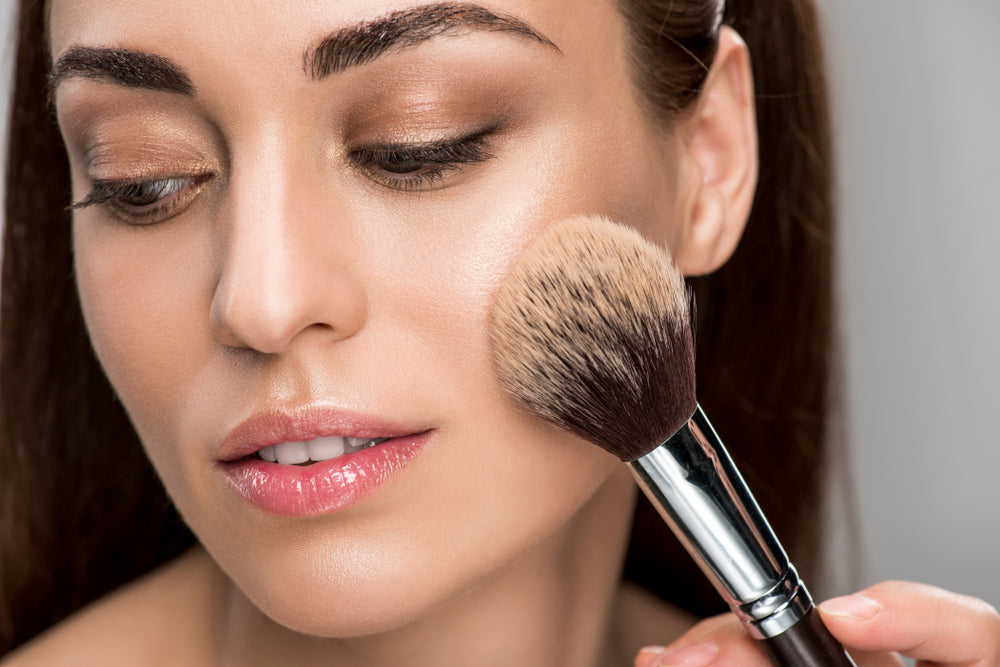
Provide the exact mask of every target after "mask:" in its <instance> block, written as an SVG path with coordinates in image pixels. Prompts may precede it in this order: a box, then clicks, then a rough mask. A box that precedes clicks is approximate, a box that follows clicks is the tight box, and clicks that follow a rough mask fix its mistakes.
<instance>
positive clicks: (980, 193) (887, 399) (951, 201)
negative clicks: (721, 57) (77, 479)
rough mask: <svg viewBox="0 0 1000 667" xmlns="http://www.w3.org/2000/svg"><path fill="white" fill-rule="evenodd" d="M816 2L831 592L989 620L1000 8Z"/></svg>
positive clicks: (999, 541)
mask: <svg viewBox="0 0 1000 667" xmlns="http://www.w3.org/2000/svg"><path fill="white" fill-rule="evenodd" d="M13 4H14V3H13V0H0V26H4V30H3V33H5V34H3V35H2V36H3V37H4V38H5V47H6V48H5V50H4V54H3V77H4V78H3V80H2V81H0V85H2V89H3V90H4V91H6V90H7V88H8V85H7V82H8V81H9V77H8V70H9V68H10V62H11V59H10V56H9V52H10V41H11V40H10V39H9V38H7V35H9V34H10V29H9V28H8V27H7V26H9V22H8V19H7V17H8V16H10V14H11V10H12V8H13ZM820 4H821V7H822V8H823V10H824V13H825V21H826V37H827V47H828V56H829V61H830V62H829V65H830V70H831V73H832V85H833V92H834V97H833V100H834V105H833V106H834V113H835V124H836V130H837V150H838V157H839V207H840V221H841V226H840V230H841V236H840V243H841V246H840V255H839V257H838V265H839V269H840V278H839V281H840V292H841V295H840V300H841V304H842V319H841V322H842V329H843V346H844V356H845V371H846V379H845V383H846V389H847V396H846V414H847V420H846V424H845V428H846V431H847V435H848V439H849V442H850V445H851V452H850V458H849V460H848V462H847V464H846V470H845V472H846V473H847V474H846V475H844V477H845V478H846V490H847V492H848V495H847V496H845V495H844V493H837V494H835V498H834V502H833V503H832V507H833V510H834V517H833V520H831V521H830V522H829V523H830V525H831V526H832V528H831V535H832V538H833V543H832V552H833V553H834V554H835V556H836V557H835V561H836V563H835V565H836V566H835V568H834V572H833V575H834V576H833V578H832V579H831V581H830V582H828V584H827V586H826V589H827V591H828V592H836V593H839V592H845V591H847V590H849V589H851V588H852V587H854V586H859V585H865V584H868V583H871V582H874V581H877V580H881V579H886V578H905V579H915V580H920V581H926V582H929V583H933V584H937V585H941V586H945V587H948V588H952V589H954V590H957V591H960V592H965V593H972V594H976V595H978V596H980V597H983V598H985V599H987V600H988V601H990V602H991V603H993V604H994V605H998V606H1000V576H998V574H997V572H996V571H997V569H998V566H1000V483H998V480H997V471H1000V435H998V429H997V422H996V415H997V414H998V412H1000V388H998V386H997V384H996V382H997V378H1000V351H998V348H997V344H998V343H997V342H998V341H1000V304H998V299H997V289H996V288H997V286H998V284H1000V283H998V279H997V275H996V273H997V270H996V257H997V254H998V249H1000V224H998V223H1000V192H998V191H1000V157H998V155H1000V123H998V120H997V119H998V118H1000V112H998V109H1000V72H998V70H1000V66H998V63H1000V39H997V38H996V34H995V33H996V29H997V28H998V27H1000V3H997V2H996V0H956V1H954V2H947V3H945V2H938V1H936V0H879V1H878V2H873V1H872V0H820ZM4 108H6V104H4ZM843 490H844V488H843V487H842V488H841V491H843ZM848 498H854V500H853V501H851V502H853V504H854V506H855V515H854V516H855V518H854V519H853V520H849V519H847V520H845V518H844V517H845V511H844V510H845V508H848V509H849V505H850V502H848V500H847V499H848ZM852 536H853V537H854V538H856V539H857V540H858V542H856V543H855V545H854V546H853V547H850V546H848V539H849V538H851V537H852Z"/></svg>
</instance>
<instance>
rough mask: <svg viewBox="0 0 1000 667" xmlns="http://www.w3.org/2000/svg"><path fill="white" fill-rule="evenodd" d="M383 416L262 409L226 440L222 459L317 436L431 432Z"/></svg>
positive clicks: (317, 408)
mask: <svg viewBox="0 0 1000 667" xmlns="http://www.w3.org/2000/svg"><path fill="white" fill-rule="evenodd" d="M427 430H428V429H426V428H416V427H411V426H406V425H403V424H399V423H395V422H393V421H391V420H388V419H384V418H381V417H374V416H371V415H365V414H361V413H356V412H349V411H345V410H340V409H337V408H330V407H323V406H307V407H303V408H298V409H294V410H271V411H267V412H259V413H256V414H254V415H252V416H250V417H249V418H248V419H246V420H244V421H242V422H240V423H239V424H237V425H236V427H235V428H233V430H232V431H230V432H229V434H228V435H227V436H226V437H225V439H224V440H223V441H222V446H221V447H220V448H219V452H218V458H219V460H221V461H236V460H239V459H242V458H244V457H246V456H250V455H251V454H254V453H255V452H258V451H260V450H261V449H263V448H264V447H268V446H270V445H277V444H278V443H281V442H306V441H309V440H314V439H315V438H325V437H329V436H342V437H345V438H365V439H372V438H398V437H401V436H404V435H414V434H417V433H422V432H425V431H427Z"/></svg>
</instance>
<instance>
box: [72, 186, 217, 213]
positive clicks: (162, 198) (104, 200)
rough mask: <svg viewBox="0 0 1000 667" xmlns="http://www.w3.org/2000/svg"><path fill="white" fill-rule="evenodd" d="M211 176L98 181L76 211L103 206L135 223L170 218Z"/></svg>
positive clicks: (188, 202)
mask: <svg viewBox="0 0 1000 667" xmlns="http://www.w3.org/2000/svg"><path fill="white" fill-rule="evenodd" d="M209 178H210V175H209V174H202V175H198V176H177V177H171V178H162V179H153V180H142V181H137V180H121V181H116V180H96V181H94V184H93V186H92V187H91V190H90V192H89V193H87V196H86V197H84V198H83V199H82V200H80V201H78V202H75V203H74V204H72V205H71V206H70V208H71V209H73V210H79V209H84V208H88V207H90V206H103V207H105V208H107V209H108V210H109V211H110V212H111V213H112V215H114V216H115V217H117V218H119V219H121V220H123V221H124V222H127V223H128V224H132V225H149V224H153V223H156V222H162V221H164V220H167V219H169V218H171V217H173V216H175V215H177V214H178V213H180V212H181V211H182V210H183V209H184V208H186V207H187V206H188V205H189V204H190V203H191V201H192V200H193V199H194V197H195V196H196V195H197V194H198V192H200V191H201V188H202V186H203V185H204V184H205V182H206V181H208V179H209Z"/></svg>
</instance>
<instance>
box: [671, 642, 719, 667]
mask: <svg viewBox="0 0 1000 667" xmlns="http://www.w3.org/2000/svg"><path fill="white" fill-rule="evenodd" d="M718 654H719V647H718V646H716V645H715V644H691V645H690V646H685V647H684V648H679V649H677V650H675V651H670V652H669V653H666V654H664V655H662V656H660V662H659V663H657V667H705V665H710V664H712V661H713V660H715V656H717V655H718Z"/></svg>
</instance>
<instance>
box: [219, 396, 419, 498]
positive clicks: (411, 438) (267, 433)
mask: <svg viewBox="0 0 1000 667" xmlns="http://www.w3.org/2000/svg"><path fill="white" fill-rule="evenodd" d="M431 434H432V431H431V430H430V429H426V428H421V427H413V426H407V425H403V424H396V423H391V422H389V421H387V420H383V419H378V418H374V417H370V416H366V415H359V414H356V413H347V412H342V411H337V410H329V409H323V408H306V409H302V410H299V411H295V412H269V413H263V414H258V415H255V416H253V417H251V418H250V419H248V420H246V421H244V422H243V423H241V424H240V425H238V426H237V427H236V428H234V429H233V430H232V432H231V433H230V434H229V436H227V437H226V439H225V440H224V441H223V443H222V446H221V447H220V449H219V452H218V454H217V458H218V459H219V466H218V467H219V470H220V472H221V473H222V474H223V476H224V478H225V479H226V481H227V482H228V484H229V485H230V487H231V488H232V489H233V490H235V491H236V493H237V494H238V495H239V496H241V497H242V498H243V499H244V500H245V501H247V502H248V503H249V504H250V505H252V506H254V507H256V508H257V509H259V510H263V511H265V512H268V513H272V514H278V515H284V516H310V515H316V514H324V513H327V512H334V511H338V510H341V509H345V508H347V507H350V506H352V505H354V504H356V503H358V502H361V501H362V500H363V499H364V498H366V497H368V496H369V495H371V494H372V493H375V492H376V491H377V490H378V489H379V488H380V487H381V486H382V485H384V484H386V483H388V482H389V481H390V480H391V479H392V478H394V477H395V476H396V475H397V474H398V473H400V472H401V471H402V470H403V469H404V468H405V467H406V466H407V465H408V464H409V463H410V462H411V461H412V460H413V459H415V458H416V457H417V456H418V455H419V454H420V452H421V451H422V450H423V448H424V446H425V445H426V444H427V442H428V441H429V440H430V437H431Z"/></svg>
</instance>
